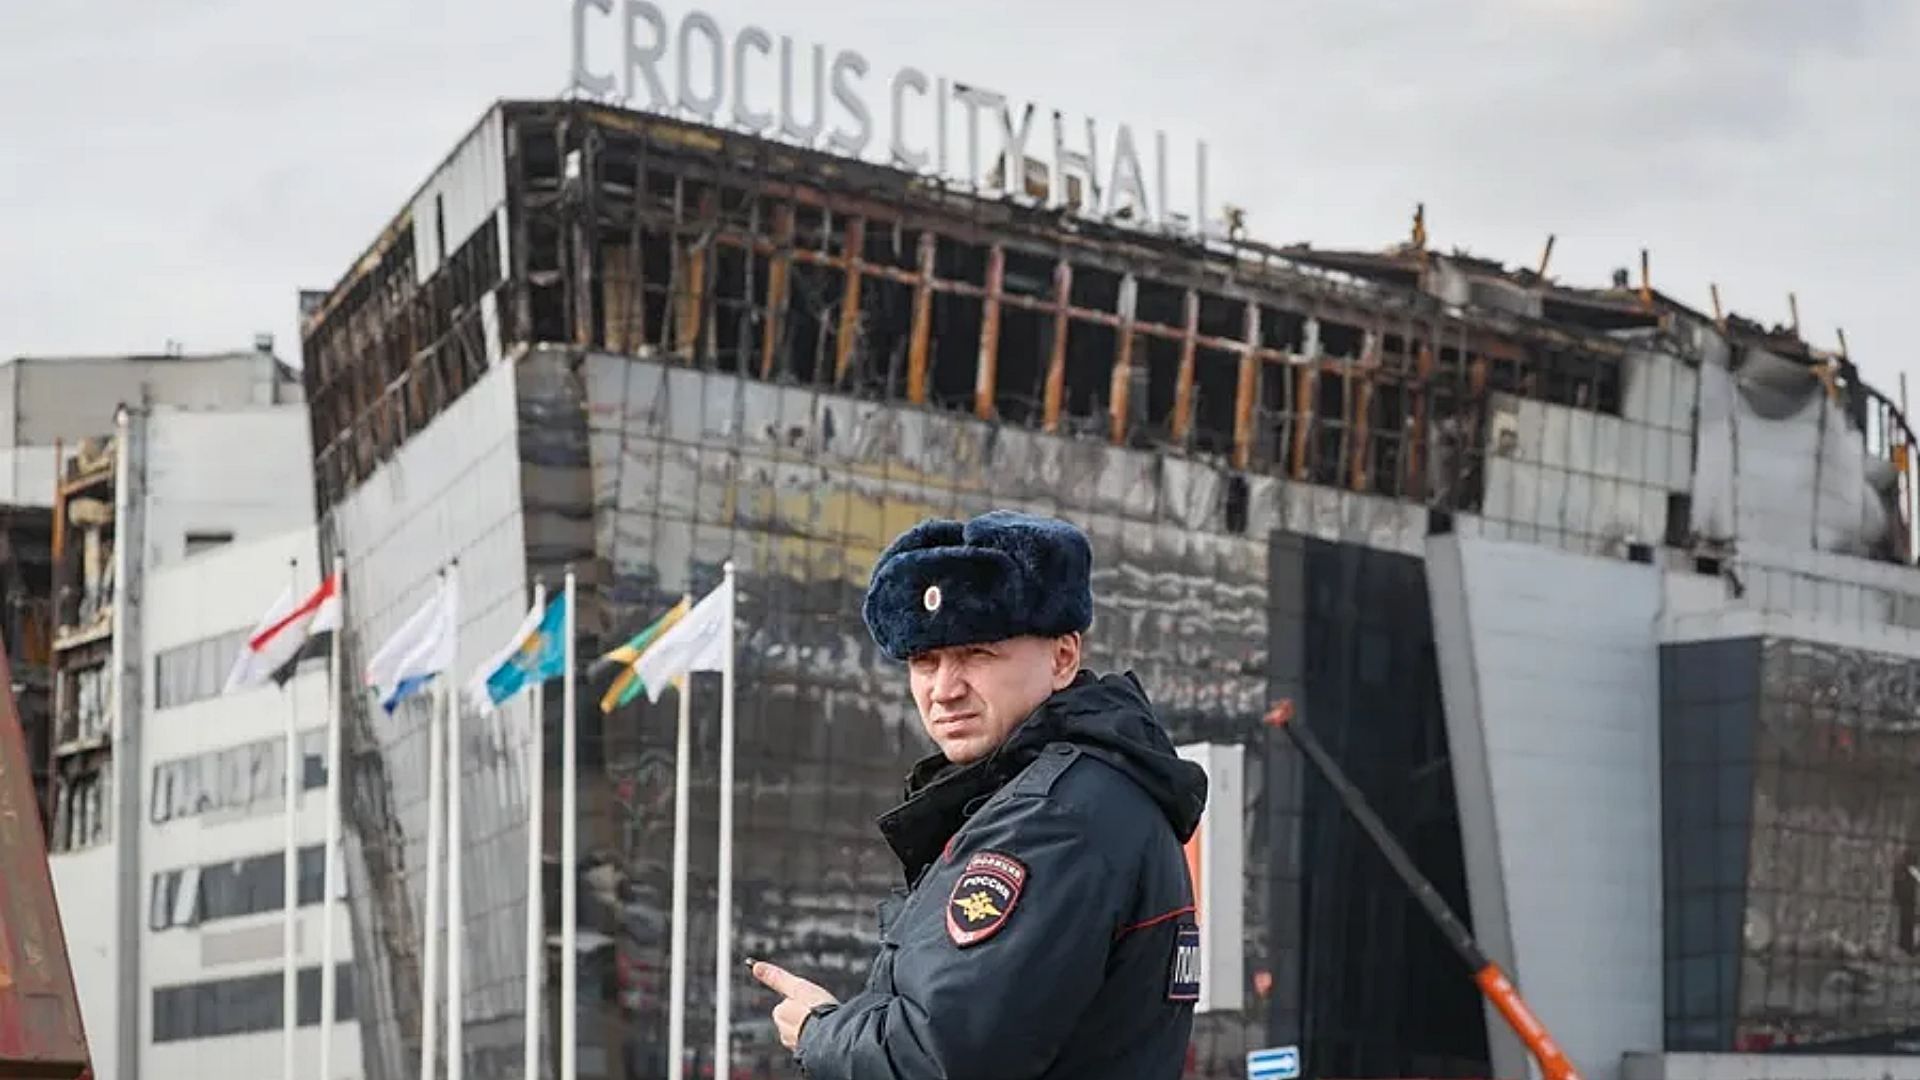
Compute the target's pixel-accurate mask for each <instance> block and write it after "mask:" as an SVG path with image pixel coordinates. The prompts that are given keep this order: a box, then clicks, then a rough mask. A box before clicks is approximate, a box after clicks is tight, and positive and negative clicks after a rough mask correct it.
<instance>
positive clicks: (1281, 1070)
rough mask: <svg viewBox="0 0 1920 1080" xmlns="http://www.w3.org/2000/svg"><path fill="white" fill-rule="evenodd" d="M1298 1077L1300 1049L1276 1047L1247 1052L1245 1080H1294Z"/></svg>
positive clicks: (1295, 1047)
mask: <svg viewBox="0 0 1920 1080" xmlns="http://www.w3.org/2000/svg"><path fill="white" fill-rule="evenodd" d="M1299 1075H1300V1048H1299V1047H1297V1046H1276V1047H1274V1048H1272V1049H1271V1050H1249V1051H1248V1052H1247V1080H1296V1078H1297V1077H1298V1076H1299Z"/></svg>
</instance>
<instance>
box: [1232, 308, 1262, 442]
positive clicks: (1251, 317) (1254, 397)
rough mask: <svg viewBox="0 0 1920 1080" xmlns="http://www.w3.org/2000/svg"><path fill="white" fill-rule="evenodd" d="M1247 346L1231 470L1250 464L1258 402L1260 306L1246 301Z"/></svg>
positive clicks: (1237, 392) (1235, 411) (1236, 393)
mask: <svg viewBox="0 0 1920 1080" xmlns="http://www.w3.org/2000/svg"><path fill="white" fill-rule="evenodd" d="M1244 325H1245V327H1246V331H1245V334H1244V336H1245V337H1246V346H1245V347H1244V348H1242V349H1241V350H1240V381H1239V382H1238V383H1236V384H1235V386H1234V391H1233V467H1234V468H1236V469H1241V470H1245V469H1246V467H1247V465H1248V463H1249V462H1251V461H1252V460H1253V414H1254V408H1255V406H1256V405H1257V404H1258V402H1259V399H1260V305H1259V304H1256V303H1254V302H1253V301H1251V300H1249V301H1247V310H1246V316H1245V320H1244Z"/></svg>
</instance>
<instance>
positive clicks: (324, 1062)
mask: <svg viewBox="0 0 1920 1080" xmlns="http://www.w3.org/2000/svg"><path fill="white" fill-rule="evenodd" d="M346 564H347V557H346V553H345V552H340V551H336V552H334V556H333V572H334V574H335V575H340V574H341V568H342V567H344V566H346ZM339 581H340V585H339V587H342V588H344V586H345V585H346V578H345V577H344V576H341V577H340V578H339ZM344 601H345V598H344V597H341V598H340V599H337V600H336V601H335V603H340V604H342V605H343V608H342V613H341V615H342V617H341V625H339V626H337V627H335V628H334V630H333V644H332V646H331V647H330V648H329V649H328V650H327V797H326V802H327V837H326V841H325V846H324V847H323V848H322V849H321V855H320V860H321V866H322V868H323V869H322V870H321V885H320V1080H333V1022H334V1018H335V1010H334V1000H333V999H334V995H335V994H336V993H337V992H338V990H337V988H336V987H335V985H334V983H335V973H334V961H333V947H334V941H333V937H334V934H333V918H334V915H333V898H334V895H335V894H336V893H338V892H339V891H340V879H339V877H338V876H337V875H338V873H339V871H338V869H337V866H336V860H337V859H338V852H339V849H340V639H341V638H342V637H344V636H345V635H346V621H345V610H344Z"/></svg>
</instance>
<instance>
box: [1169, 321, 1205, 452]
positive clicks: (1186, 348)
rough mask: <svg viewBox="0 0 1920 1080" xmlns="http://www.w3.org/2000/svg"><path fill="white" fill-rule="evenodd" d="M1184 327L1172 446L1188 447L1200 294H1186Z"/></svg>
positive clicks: (1176, 388) (1191, 424)
mask: <svg viewBox="0 0 1920 1080" xmlns="http://www.w3.org/2000/svg"><path fill="white" fill-rule="evenodd" d="M1184 323H1185V326H1184V328H1183V329H1182V330H1181V333H1180V369H1179V373H1178V374H1177V375H1176V376H1175V377H1174V383H1173V443H1174V445H1175V446H1181V447H1184V446H1186V445H1187V436H1188V434H1189V433H1190V432H1192V430H1193V353H1194V345H1193V339H1194V335H1196V334H1198V333H1199V332H1200V294H1199V293H1197V292H1195V291H1193V290H1192V289H1188V290H1187V295H1186V317H1185V319H1184Z"/></svg>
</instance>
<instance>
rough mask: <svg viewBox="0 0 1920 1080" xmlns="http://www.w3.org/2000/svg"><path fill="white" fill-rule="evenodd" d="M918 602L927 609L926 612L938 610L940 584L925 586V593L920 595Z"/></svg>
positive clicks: (930, 612)
mask: <svg viewBox="0 0 1920 1080" xmlns="http://www.w3.org/2000/svg"><path fill="white" fill-rule="evenodd" d="M920 604H921V606H922V607H924V608H926V609H927V613H928V614H932V613H933V612H936V611H939V610H940V586H938V585H929V586H927V591H926V593H925V594H923V595H922V596H921V597H920Z"/></svg>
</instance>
